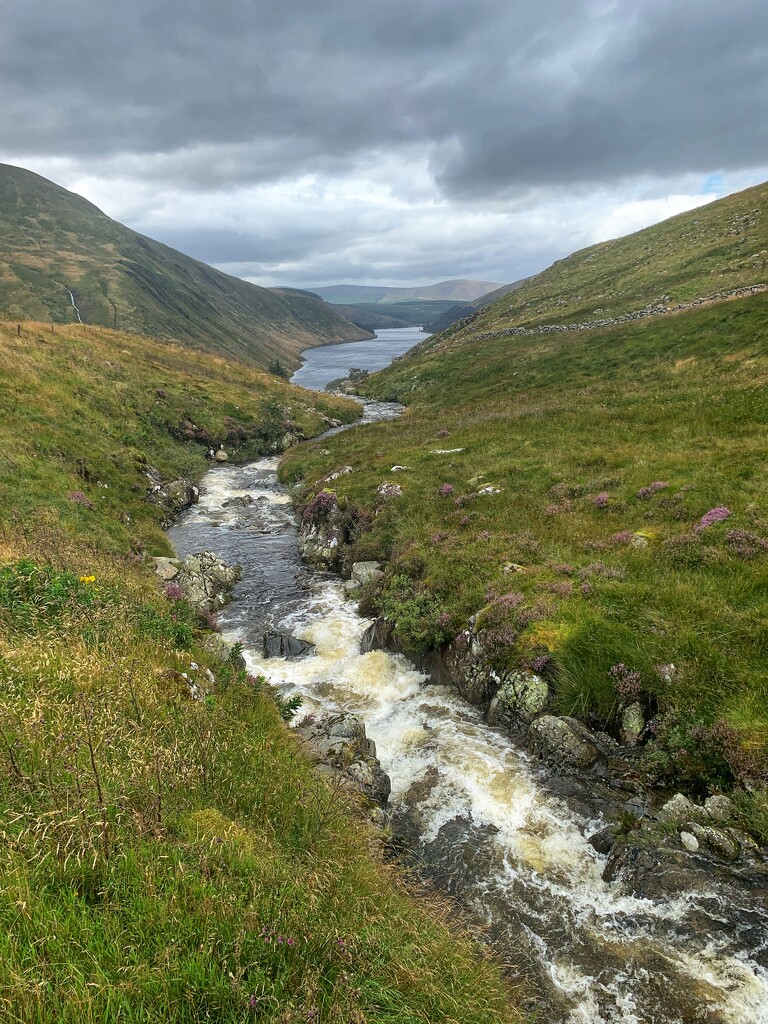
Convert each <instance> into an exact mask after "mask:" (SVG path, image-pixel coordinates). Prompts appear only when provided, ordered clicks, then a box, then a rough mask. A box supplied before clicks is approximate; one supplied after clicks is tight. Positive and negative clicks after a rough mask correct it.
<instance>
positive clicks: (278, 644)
mask: <svg viewBox="0 0 768 1024" xmlns="http://www.w3.org/2000/svg"><path fill="white" fill-rule="evenodd" d="M263 650H264V657H265V658H307V657H309V655H311V654H314V653H315V650H316V648H315V645H314V644H310V643H308V642H307V641H306V640H299V639H298V637H295V636H291V635H290V634H288V633H278V632H276V631H275V630H268V631H267V632H266V633H265V634H264V637H263Z"/></svg>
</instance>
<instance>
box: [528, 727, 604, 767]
mask: <svg viewBox="0 0 768 1024" xmlns="http://www.w3.org/2000/svg"><path fill="white" fill-rule="evenodd" d="M595 740H596V737H595V735H594V733H592V732H591V730H589V729H588V728H587V727H586V726H585V725H583V724H582V723H581V722H579V721H578V720H577V719H575V718H570V717H564V718H558V717H556V716H555V715H542V716H541V717H540V718H536V719H534V720H533V722H531V726H530V728H529V730H528V743H529V745H530V747H531V749H532V750H533V751H534V753H536V754H538V756H539V757H541V758H542V759H543V760H545V761H547V762H549V763H550V764H554V765H556V766H557V767H562V768H588V767H589V766H590V765H592V764H594V763H595V761H596V760H597V759H598V757H599V756H600V751H599V750H598V747H597V744H596V742H595Z"/></svg>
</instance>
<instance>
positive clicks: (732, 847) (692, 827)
mask: <svg viewBox="0 0 768 1024" xmlns="http://www.w3.org/2000/svg"><path fill="white" fill-rule="evenodd" d="M685 831H686V832H689V833H691V834H692V835H694V836H696V839H697V840H698V842H699V845H700V846H706V847H708V848H709V849H710V850H711V851H712V852H713V853H714V854H716V855H717V856H718V857H722V858H723V860H736V858H737V857H738V856H739V854H740V853H741V848H740V847H739V844H738V842H737V841H736V840H735V839H734V838H733V836H730V835H728V833H727V832H724V831H723V830H722V829H719V828H714V827H713V826H712V825H700V824H699V823H698V822H695V821H689V822H686V824H685Z"/></svg>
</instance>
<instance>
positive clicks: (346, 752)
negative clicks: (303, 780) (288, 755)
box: [296, 713, 392, 808]
mask: <svg viewBox="0 0 768 1024" xmlns="http://www.w3.org/2000/svg"><path fill="white" fill-rule="evenodd" d="M296 733H297V734H298V735H299V736H300V737H301V738H302V739H303V740H304V742H305V743H306V744H307V745H308V746H309V748H310V752H311V754H312V756H313V757H314V759H315V760H316V761H319V762H322V763H323V764H325V765H328V766H329V767H330V768H331V769H332V770H333V772H334V774H335V775H336V776H337V777H341V778H342V779H343V780H345V781H346V782H347V783H349V784H350V785H351V786H352V787H353V788H354V789H356V790H357V791H358V792H360V793H362V794H363V795H364V796H365V797H366V799H367V800H369V801H370V802H371V803H373V804H374V805H376V806H378V807H381V808H384V807H386V805H387V801H388V800H389V794H390V791H391V788H392V787H391V783H390V779H389V776H388V775H387V773H386V772H385V771H383V770H382V768H381V765H380V763H379V761H378V759H377V758H376V755H375V753H374V752H372V751H375V747H372V745H371V741H369V740H368V738H367V737H366V734H365V724H364V723H363V722H362V721H361V720H360V719H359V718H358V717H357V716H356V715H351V714H347V713H342V714H338V715H323V716H321V717H320V718H315V717H313V716H310V717H309V718H307V719H306V720H305V721H303V722H299V724H298V725H297V726H296Z"/></svg>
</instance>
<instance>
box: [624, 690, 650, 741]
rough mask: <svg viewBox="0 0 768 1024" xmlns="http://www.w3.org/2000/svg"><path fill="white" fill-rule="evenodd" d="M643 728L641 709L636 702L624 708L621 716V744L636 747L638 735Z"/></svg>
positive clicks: (643, 719)
mask: <svg viewBox="0 0 768 1024" xmlns="http://www.w3.org/2000/svg"><path fill="white" fill-rule="evenodd" d="M644 728H645V715H644V714H643V707H642V705H641V704H639V703H638V702H637V701H635V702H634V704H630V705H629V707H627V708H625V709H624V711H623V712H622V714H621V742H622V743H624V744H626V746H628V747H634V746H637V741H638V740H639V739H640V734H641V733H642V731H643V729H644Z"/></svg>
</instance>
